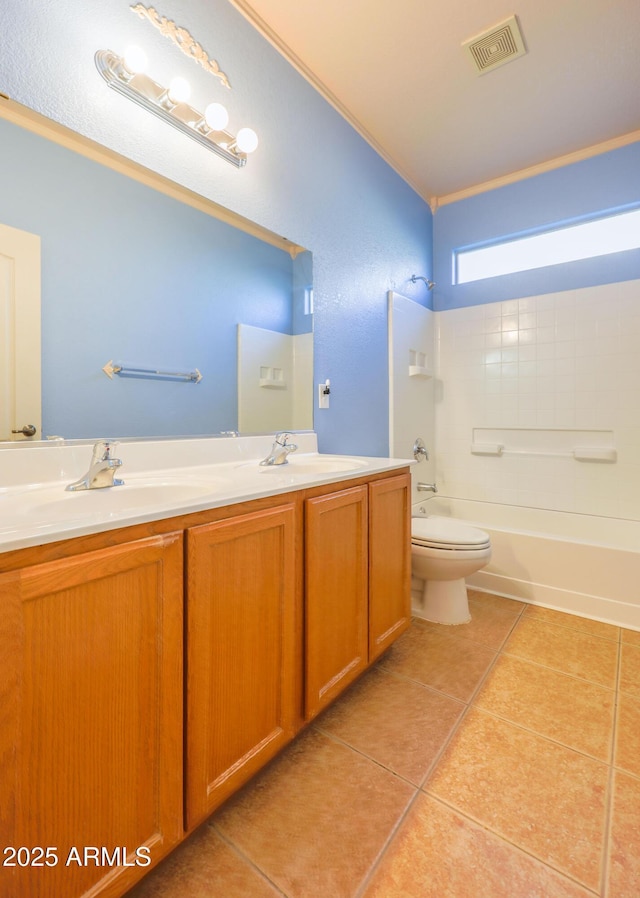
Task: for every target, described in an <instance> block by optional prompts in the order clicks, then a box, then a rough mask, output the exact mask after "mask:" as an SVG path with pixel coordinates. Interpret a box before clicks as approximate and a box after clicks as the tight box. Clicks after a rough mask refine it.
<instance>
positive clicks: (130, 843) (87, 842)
mask: <svg viewBox="0 0 640 898" xmlns="http://www.w3.org/2000/svg"><path fill="white" fill-rule="evenodd" d="M0 597H1V598H0V606H1V607H0V647H1V648H0V658H2V661H1V662H0V664H1V665H2V675H1V676H0V691H1V693H2V694H1V695H0V708H1V709H2V710H1V711H0V715H1V719H0V740H1V741H0V794H1V795H2V801H0V842H1V843H2V846H3V847H4V846H9V845H13V846H16V847H17V846H26V847H30V848H33V847H35V846H42V847H55V848H56V856H57V858H58V863H57V864H56V865H55V866H47V865H44V866H41V867H33V866H30V867H17V868H10V869H9V868H6V867H5V868H3V870H2V873H3V874H4V875H5V876H6V877H7V885H6V886H3V888H2V894H3V896H11V898H24V896H27V895H33V896H36V895H37V896H38V898H60V896H62V895H64V896H65V898H76V896H80V895H85V894H91V895H94V894H95V895H97V894H98V893H99V894H100V895H101V896H102V895H104V896H107V895H109V896H111V895H113V896H115V895H120V894H122V892H123V891H124V890H125V889H126V888H128V887H130V886H131V885H133V883H134V882H136V881H137V880H138V879H140V877H141V875H142V874H143V873H144V872H146V870H147V869H148V866H147V864H148V859H149V858H150V860H151V863H155V862H156V861H158V860H159V859H160V858H161V857H162V856H164V855H165V854H167V852H168V851H169V849H170V848H171V847H172V846H173V845H174V844H176V843H177V842H178V841H179V840H180V838H181V837H182V834H183V828H182V819H181V806H182V775H181V766H182V657H183V654H182V607H183V606H182V537H181V534H169V535H167V536H165V537H153V538H150V539H145V540H139V541H136V542H133V543H125V544H123V545H120V546H115V547H112V548H109V549H104V550H100V551H96V552H90V553H87V554H84V555H80V556H77V557H75V558H68V559H63V560H60V561H55V562H52V563H48V564H42V565H37V566H34V567H31V568H26V569H24V570H22V571H17V572H15V573H8V574H4V575H2V576H0ZM7 799H8V800H7ZM85 849H88V850H89V855H88V856H87V855H86V854H85ZM91 849H97V851H98V855H96V853H95V851H93V852H92V851H91ZM139 849H144V850H143V851H142V852H140V853H139V854H138V857H137V859H136V851H137V850H139ZM118 862H119V863H118Z"/></svg>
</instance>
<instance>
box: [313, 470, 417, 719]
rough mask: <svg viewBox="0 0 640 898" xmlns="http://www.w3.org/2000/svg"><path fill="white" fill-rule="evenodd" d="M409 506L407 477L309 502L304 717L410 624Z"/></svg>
mask: <svg viewBox="0 0 640 898" xmlns="http://www.w3.org/2000/svg"><path fill="white" fill-rule="evenodd" d="M410 503H411V481H410V478H409V475H408V474H401V475H398V476H395V477H388V478H384V479H381V480H376V481H373V482H372V483H370V484H368V486H367V485H364V486H356V487H352V488H350V489H342V490H339V491H338V492H332V493H328V494H325V495H321V496H317V497H314V498H310V499H308V500H307V502H306V513H305V540H306V542H305V571H306V594H305V599H306V605H305V614H306V618H305V619H306V631H305V712H306V718H307V720H310V719H312V718H313V717H315V715H316V714H317V713H318V712H319V711H321V710H322V709H323V708H325V707H326V706H327V705H328V704H329V703H330V702H331V701H333V699H334V698H336V696H338V695H339V694H340V693H341V692H342V690H343V689H345V688H346V687H347V686H348V685H349V684H350V683H351V682H353V680H355V679H356V677H358V676H359V675H360V674H361V673H362V671H363V670H365V668H366V667H368V666H369V664H371V663H372V662H373V661H375V659H376V658H378V657H379V656H380V655H381V654H382V653H383V652H384V651H385V650H386V649H387V648H388V647H389V646H390V645H391V643H392V642H393V641H394V640H395V639H397V637H398V636H399V635H400V634H401V633H402V632H404V630H406V629H407V627H408V626H409V623H410V621H411V535H410V534H411V518H410V515H411V505H410Z"/></svg>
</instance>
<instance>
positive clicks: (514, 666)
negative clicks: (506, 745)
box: [474, 655, 615, 763]
mask: <svg viewBox="0 0 640 898" xmlns="http://www.w3.org/2000/svg"><path fill="white" fill-rule="evenodd" d="M474 706H475V707H478V708H481V709H483V710H484V711H489V712H490V713H492V714H495V715H497V716H498V717H502V718H504V719H505V720H509V721H511V722H512V723H515V724H518V725H519V726H523V727H526V728H527V729H530V730H533V731H534V732H536V733H539V734H540V735H541V736H547V737H548V738H549V739H554V740H555V741H556V742H562V744H563V745H567V746H569V748H573V749H575V750H576V751H581V752H585V753H586V754H589V755H593V757H595V758H598V759H599V760H601V761H605V762H607V763H608V762H609V761H610V760H611V747H612V740H613V722H614V711H615V692H614V691H613V690H612V689H605V688H604V687H603V686H596V684H595V683H589V682H587V681H586V680H579V679H576V678H575V677H570V676H567V675H566V674H562V673H558V671H555V670H551V669H550V668H548V667H541V666H540V665H538V664H533V663H531V662H529V661H523V660H522V659H520V658H514V657H512V656H510V655H501V656H500V658H499V659H498V661H497V662H496V664H495V665H494V667H493V668H492V670H491V672H490V673H489V675H488V677H487V679H486V681H485V683H484V685H483V687H482V690H481V691H480V693H479V694H478V696H477V697H476V699H475V701H474Z"/></svg>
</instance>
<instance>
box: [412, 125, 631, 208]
mask: <svg viewBox="0 0 640 898" xmlns="http://www.w3.org/2000/svg"><path fill="white" fill-rule="evenodd" d="M637 141H640V131H631V132H629V133H628V134H622V135H620V136H619V137H614V138H612V139H611V140H604V141H602V143H596V144H594V145H593V146H591V147H585V148H584V149H582V150H576V151H575V152H573V153H567V154H565V155H564V156H556V158H554V159H548V160H547V161H546V162H540V163H539V164H538V165H531V166H529V167H528V168H521V169H520V170H519V171H515V172H511V174H508V175H503V176H502V177H500V178H493V179H492V180H490V181H483V182H482V183H480V184H475V185H474V186H472V187H465V188H464V189H463V190H456V191H455V192H454V193H448V194H446V195H444V196H436V197H432V198H431V200H430V202H429V205H430V206H431V209H432V211H433V212H435V211H436V209H438V208H439V207H440V206H446V205H448V204H449V203H457V202H458V201H459V200H465V199H468V198H469V197H472V196H477V195H478V194H480V193H487V192H488V191H489V190H496V189H497V188H498V187H505V186H507V185H508V184H515V183H516V182H517V181H524V180H525V179H527V178H533V177H535V176H536V175H541V174H544V172H548V171H553V170H554V169H557V168H563V167H564V166H565V165H573V164H574V163H576V162H582V161H584V160H585V159H591V158H593V157H594V156H599V155H601V154H602V153H609V152H611V151H612V150H617V149H620V147H625V146H628V145H629V144H631V143H636V142H637Z"/></svg>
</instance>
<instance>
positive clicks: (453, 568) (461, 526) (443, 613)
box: [411, 515, 491, 624]
mask: <svg viewBox="0 0 640 898" xmlns="http://www.w3.org/2000/svg"><path fill="white" fill-rule="evenodd" d="M490 558H491V540H490V539H489V534H488V533H485V532H484V530H479V529H478V528H477V527H472V526H471V525H470V524H466V523H465V522H464V521H456V520H454V519H453V518H443V517H438V516H437V515H432V516H430V517H425V518H412V519H411V572H412V574H413V576H414V577H418V578H419V579H421V580H424V590H423V594H422V606H421V609H420V610H419V611H418V612H417V613H418V614H419V616H420V617H423V618H425V620H430V621H434V622H435V623H439V624H466V623H467V622H468V621H470V620H471V615H470V613H469V603H468V601H467V586H466V583H465V580H464V578H465V577H468V576H469V575H470V574H474V573H475V572H476V571H479V570H480V568H481V567H484V566H485V564H488V562H489V560H490Z"/></svg>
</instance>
